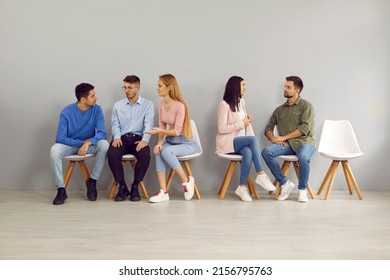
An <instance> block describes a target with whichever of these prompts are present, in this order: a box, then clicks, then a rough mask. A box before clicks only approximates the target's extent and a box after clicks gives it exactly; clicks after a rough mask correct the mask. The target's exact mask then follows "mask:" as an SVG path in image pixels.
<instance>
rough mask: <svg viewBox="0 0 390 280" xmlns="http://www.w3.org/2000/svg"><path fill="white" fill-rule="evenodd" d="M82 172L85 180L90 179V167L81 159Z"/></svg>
mask: <svg viewBox="0 0 390 280" xmlns="http://www.w3.org/2000/svg"><path fill="white" fill-rule="evenodd" d="M79 164H80V168H81V173H83V177H84V179H85V180H88V179H89V178H90V177H91V176H90V175H89V172H88V168H87V166H86V165H85V162H84V161H79Z"/></svg>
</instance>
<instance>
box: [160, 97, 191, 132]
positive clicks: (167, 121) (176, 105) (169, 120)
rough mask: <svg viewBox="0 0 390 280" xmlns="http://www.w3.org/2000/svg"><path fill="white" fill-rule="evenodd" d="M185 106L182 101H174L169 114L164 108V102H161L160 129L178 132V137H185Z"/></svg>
mask: <svg viewBox="0 0 390 280" xmlns="http://www.w3.org/2000/svg"><path fill="white" fill-rule="evenodd" d="M185 115H186V113H185V108H184V104H183V103H181V102H180V101H177V100H174V102H173V104H172V107H171V108H170V109H169V111H168V112H167V111H166V110H165V108H164V100H161V102H160V108H159V121H158V127H159V128H161V129H167V125H168V126H169V128H170V129H174V130H175V131H176V135H177V136H179V135H184V118H185Z"/></svg>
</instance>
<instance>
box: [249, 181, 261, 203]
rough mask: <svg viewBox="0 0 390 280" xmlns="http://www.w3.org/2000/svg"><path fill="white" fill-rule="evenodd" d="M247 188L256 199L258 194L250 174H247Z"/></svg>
mask: <svg viewBox="0 0 390 280" xmlns="http://www.w3.org/2000/svg"><path fill="white" fill-rule="evenodd" d="M248 188H249V191H250V193H251V194H254V195H255V197H256V199H260V194H259V193H258V192H257V190H256V187H255V184H254V183H253V180H252V178H251V177H250V176H248Z"/></svg>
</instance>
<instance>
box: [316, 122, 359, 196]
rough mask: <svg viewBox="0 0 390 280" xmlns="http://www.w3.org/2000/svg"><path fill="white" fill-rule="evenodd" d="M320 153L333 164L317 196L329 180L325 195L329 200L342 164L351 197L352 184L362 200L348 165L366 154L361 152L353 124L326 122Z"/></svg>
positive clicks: (319, 146)
mask: <svg viewBox="0 0 390 280" xmlns="http://www.w3.org/2000/svg"><path fill="white" fill-rule="evenodd" d="M318 152H319V153H320V155H321V156H324V157H327V158H330V159H331V160H332V163H331V165H330V167H329V170H328V172H327V173H326V175H325V178H324V180H323V181H322V184H321V186H320V188H319V190H318V192H317V194H321V192H322V190H323V188H324V186H325V184H326V182H327V181H328V180H329V184H328V188H327V189H326V193H325V200H326V199H328V198H329V194H330V191H331V189H332V185H333V182H334V178H335V176H336V171H337V167H338V165H339V163H340V162H341V165H342V167H343V170H344V176H345V180H346V181H347V185H348V189H349V193H350V194H351V195H352V194H353V190H352V187H351V184H352V185H353V187H354V188H355V190H356V193H357V195H358V197H359V199H360V200H362V199H363V196H362V194H361V192H360V189H359V186H358V184H357V183H356V180H355V178H354V176H353V174H352V170H351V168H350V167H349V164H348V160H350V159H353V158H357V157H360V156H362V155H363V154H364V153H362V151H361V150H360V147H359V144H358V142H357V139H356V136H355V132H354V131H353V128H352V125H351V123H350V122H349V121H348V120H339V121H333V120H325V122H324V126H323V128H322V133H321V138H320V143H319V145H318Z"/></svg>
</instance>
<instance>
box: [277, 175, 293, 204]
mask: <svg viewBox="0 0 390 280" xmlns="http://www.w3.org/2000/svg"><path fill="white" fill-rule="evenodd" d="M281 188H282V191H281V192H280V195H279V196H278V198H277V200H286V199H287V198H288V196H289V195H290V193H291V192H292V190H293V189H294V188H295V184H294V183H293V182H291V181H290V180H288V181H287V183H286V184H284V185H282V187H281Z"/></svg>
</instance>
